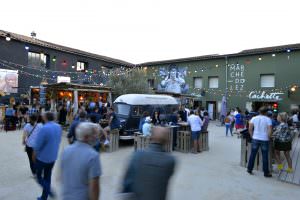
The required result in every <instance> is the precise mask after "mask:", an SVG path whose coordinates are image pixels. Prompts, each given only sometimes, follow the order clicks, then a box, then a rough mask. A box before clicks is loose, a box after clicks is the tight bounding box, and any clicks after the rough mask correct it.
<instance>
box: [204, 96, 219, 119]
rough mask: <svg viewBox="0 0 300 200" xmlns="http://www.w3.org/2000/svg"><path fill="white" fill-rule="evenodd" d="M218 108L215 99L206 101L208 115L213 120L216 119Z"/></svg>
mask: <svg viewBox="0 0 300 200" xmlns="http://www.w3.org/2000/svg"><path fill="white" fill-rule="evenodd" d="M216 108H217V103H216V102H215V101H207V102H206V109H207V112H208V116H209V118H210V119H211V120H215V119H216V115H217V113H216Z"/></svg>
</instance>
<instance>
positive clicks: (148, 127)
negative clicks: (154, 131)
mask: <svg viewBox="0 0 300 200" xmlns="http://www.w3.org/2000/svg"><path fill="white" fill-rule="evenodd" d="M151 128H152V124H151V118H150V117H146V119H145V123H144V125H143V132H142V133H143V135H144V136H150V135H151Z"/></svg>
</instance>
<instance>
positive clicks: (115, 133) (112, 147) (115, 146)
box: [108, 129, 119, 152]
mask: <svg viewBox="0 0 300 200" xmlns="http://www.w3.org/2000/svg"><path fill="white" fill-rule="evenodd" d="M109 138H110V144H109V146H108V152H114V151H117V150H119V130H118V129H113V130H112V131H110V133H109Z"/></svg>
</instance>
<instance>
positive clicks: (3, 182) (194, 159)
mask: <svg viewBox="0 0 300 200" xmlns="http://www.w3.org/2000/svg"><path fill="white" fill-rule="evenodd" d="M209 132H210V141H209V142H210V150H209V151H207V152H202V153H200V154H196V155H194V154H184V153H179V152H174V153H173V155H174V156H175V157H176V160H177V166H176V171H175V175H174V176H173V178H172V180H171V182H170V185H169V199H170V200H181V199H188V200H198V199H212V200H214V199H230V200H235V199H236V200H239V199H249V200H252V199H272V200H276V199H278V200H279V199H280V200H281V199H296V198H297V197H299V196H300V190H299V186H296V185H292V184H288V183H284V182H280V181H278V180H277V179H276V176H273V178H271V179H267V178H264V177H263V175H262V174H261V173H260V172H255V175H254V176H250V175H248V174H247V173H246V170H245V169H244V168H242V167H240V166H239V163H240V140H239V139H237V138H236V136H235V137H226V136H225V133H224V127H219V126H217V125H216V124H215V123H211V124H210V126H209ZM21 134H22V132H21V131H14V132H7V133H6V132H3V131H2V132H1V134H0V147H1V154H0V160H1V168H0V199H1V200H20V199H26V200H27V199H35V198H36V197H37V196H38V195H39V194H40V192H41V188H40V187H39V186H38V185H37V184H36V183H35V181H34V179H33V178H32V177H31V173H30V170H29V164H28V160H27V155H26V153H25V152H24V150H23V146H22V145H21ZM66 146H67V140H66V138H65V135H64V137H63V140H62V143H61V149H63V148H64V147H66ZM132 152H133V146H132V145H130V144H123V145H122V146H121V148H120V149H119V151H117V152H113V153H101V154H100V157H101V163H102V168H103V175H102V177H101V199H105V200H115V199H116V196H115V195H116V193H117V192H118V191H119V189H120V182H121V180H122V176H123V173H124V170H125V168H126V166H127V162H128V160H129V158H130V155H131V153H132ZM58 165H59V163H58V162H57V163H56V165H55V169H54V174H53V176H52V182H53V184H52V185H53V187H54V189H55V190H56V192H57V193H59V187H60V186H59V168H58Z"/></svg>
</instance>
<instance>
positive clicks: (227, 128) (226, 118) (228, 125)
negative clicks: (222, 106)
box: [224, 112, 233, 136]
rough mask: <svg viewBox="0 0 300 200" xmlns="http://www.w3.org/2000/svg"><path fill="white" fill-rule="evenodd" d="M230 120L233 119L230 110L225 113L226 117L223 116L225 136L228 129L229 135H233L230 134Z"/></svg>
mask: <svg viewBox="0 0 300 200" xmlns="http://www.w3.org/2000/svg"><path fill="white" fill-rule="evenodd" d="M232 121H233V117H232V116H231V115H230V112H228V113H227V115H226V117H225V120H224V122H225V127H226V136H227V135H228V131H230V134H231V136H233V134H232V126H231V124H232Z"/></svg>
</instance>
